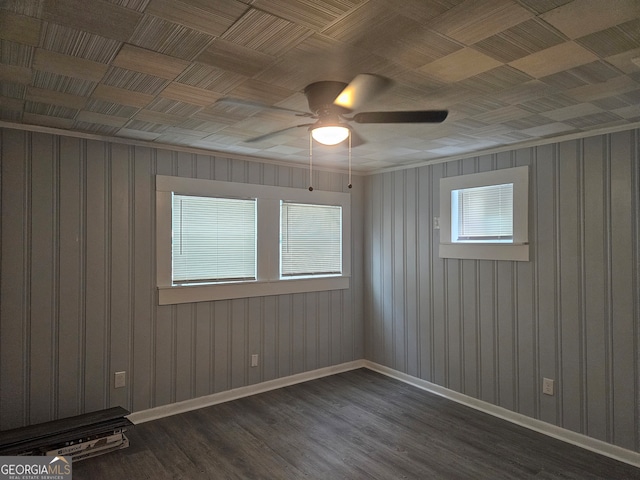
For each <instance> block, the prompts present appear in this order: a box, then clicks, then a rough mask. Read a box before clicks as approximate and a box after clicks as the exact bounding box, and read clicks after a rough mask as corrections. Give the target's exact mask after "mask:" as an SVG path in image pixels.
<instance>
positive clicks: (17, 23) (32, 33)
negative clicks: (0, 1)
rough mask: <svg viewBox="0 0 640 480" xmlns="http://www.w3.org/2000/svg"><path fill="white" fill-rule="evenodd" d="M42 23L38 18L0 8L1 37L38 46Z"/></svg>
mask: <svg viewBox="0 0 640 480" xmlns="http://www.w3.org/2000/svg"><path fill="white" fill-rule="evenodd" d="M41 23H42V22H41V21H40V20H38V19H37V18H32V17H27V16H25V15H15V14H13V13H11V12H7V11H6V10H0V38H3V39H5V40H10V41H12V42H18V43H24V44H25V45H31V46H33V47H36V46H38V40H39V39H40V24H41Z"/></svg>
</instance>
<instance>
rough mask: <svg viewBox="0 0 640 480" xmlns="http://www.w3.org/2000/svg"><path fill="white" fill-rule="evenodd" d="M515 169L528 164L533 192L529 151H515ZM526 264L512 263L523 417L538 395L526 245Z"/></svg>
mask: <svg viewBox="0 0 640 480" xmlns="http://www.w3.org/2000/svg"><path fill="white" fill-rule="evenodd" d="M515 162H516V166H524V165H530V166H531V167H530V171H529V187H530V188H532V189H533V190H535V188H533V187H534V185H535V182H534V179H535V170H534V169H533V166H532V164H533V149H521V150H516V152H515ZM534 198H535V197H534V194H533V192H531V193H530V195H529V205H530V206H531V205H534ZM532 212H533V208H531V207H530V208H529V243H532V241H533V240H534V239H535V236H536V225H535V222H534V217H533V213H532ZM530 260H531V261H529V262H517V263H516V283H517V293H516V302H517V310H516V312H517V315H516V319H517V320H516V322H517V328H518V337H517V339H518V357H517V362H518V392H519V393H518V411H519V412H520V413H523V414H524V415H528V416H530V417H535V415H536V404H537V402H536V398H537V396H538V394H539V393H538V388H537V386H538V375H537V372H536V370H535V365H536V362H535V357H536V351H535V341H534V339H535V334H534V328H535V325H534V314H535V310H534V307H533V303H534V295H533V293H534V292H533V288H532V285H533V284H534V282H533V280H534V268H533V266H534V264H535V245H532V246H530Z"/></svg>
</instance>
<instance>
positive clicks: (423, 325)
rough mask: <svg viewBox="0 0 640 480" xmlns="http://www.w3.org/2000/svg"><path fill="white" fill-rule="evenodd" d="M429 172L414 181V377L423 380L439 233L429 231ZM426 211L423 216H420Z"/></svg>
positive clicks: (428, 372) (427, 371)
mask: <svg viewBox="0 0 640 480" xmlns="http://www.w3.org/2000/svg"><path fill="white" fill-rule="evenodd" d="M431 171H432V170H431V169H430V168H427V167H421V168H419V169H418V172H417V175H416V180H417V182H418V186H417V195H416V216H417V223H418V228H417V244H418V269H417V272H416V273H417V277H416V282H417V295H418V323H417V334H416V337H417V339H418V351H417V354H418V376H419V377H420V378H423V379H425V380H429V381H430V380H431V379H432V378H433V373H432V365H433V361H432V352H433V349H432V348H430V347H431V342H432V338H433V321H432V315H431V312H432V307H433V302H432V301H431V279H432V276H433V274H432V271H431V268H432V265H433V262H432V259H433V251H434V248H433V245H434V239H436V238H438V237H437V236H438V233H439V230H432V229H433V221H434V220H433V219H434V217H438V216H439V215H440V213H439V212H438V213H435V212H434V210H433V202H431V201H429V200H430V197H431V195H432V188H431V180H430V178H431ZM425 207H426V209H427V213H426V215H421V214H420V212H422V211H424V209H425Z"/></svg>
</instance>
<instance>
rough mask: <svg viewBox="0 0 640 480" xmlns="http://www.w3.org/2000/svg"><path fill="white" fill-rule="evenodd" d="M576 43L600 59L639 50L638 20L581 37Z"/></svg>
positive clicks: (639, 25) (639, 23) (639, 31)
mask: <svg viewBox="0 0 640 480" xmlns="http://www.w3.org/2000/svg"><path fill="white" fill-rule="evenodd" d="M638 4H640V2H638ZM576 42H577V43H579V44H581V45H583V46H585V47H586V48H588V49H590V50H592V51H593V52H595V53H596V54H598V55H599V56H601V57H608V56H611V55H617V54H620V53H624V52H627V51H629V50H634V49H637V48H640V18H636V19H634V20H631V21H629V22H626V23H623V24H621V25H617V26H615V27H611V28H608V29H606V30H602V31H600V32H596V33H592V34H591V35H587V36H584V37H581V38H579V39H577V40H576Z"/></svg>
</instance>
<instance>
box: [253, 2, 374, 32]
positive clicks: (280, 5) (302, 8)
mask: <svg viewBox="0 0 640 480" xmlns="http://www.w3.org/2000/svg"><path fill="white" fill-rule="evenodd" d="M364 2H365V0H331V1H326V0H300V1H297V2H291V1H290V0H256V1H254V2H252V5H253V6H254V7H255V8H259V9H260V10H264V11H265V12H269V13H271V14H273V15H276V16H278V17H281V18H284V19H286V20H289V21H290V22H293V23H297V24H298V25H302V26H305V27H307V28H310V29H313V30H316V31H320V30H322V29H324V28H325V27H326V26H328V25H329V24H331V23H332V22H333V21H335V20H336V19H337V18H339V17H341V16H342V15H344V14H345V13H347V12H348V11H349V10H351V9H353V8H355V7H356V6H358V5H359V4H362V3H364Z"/></svg>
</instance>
